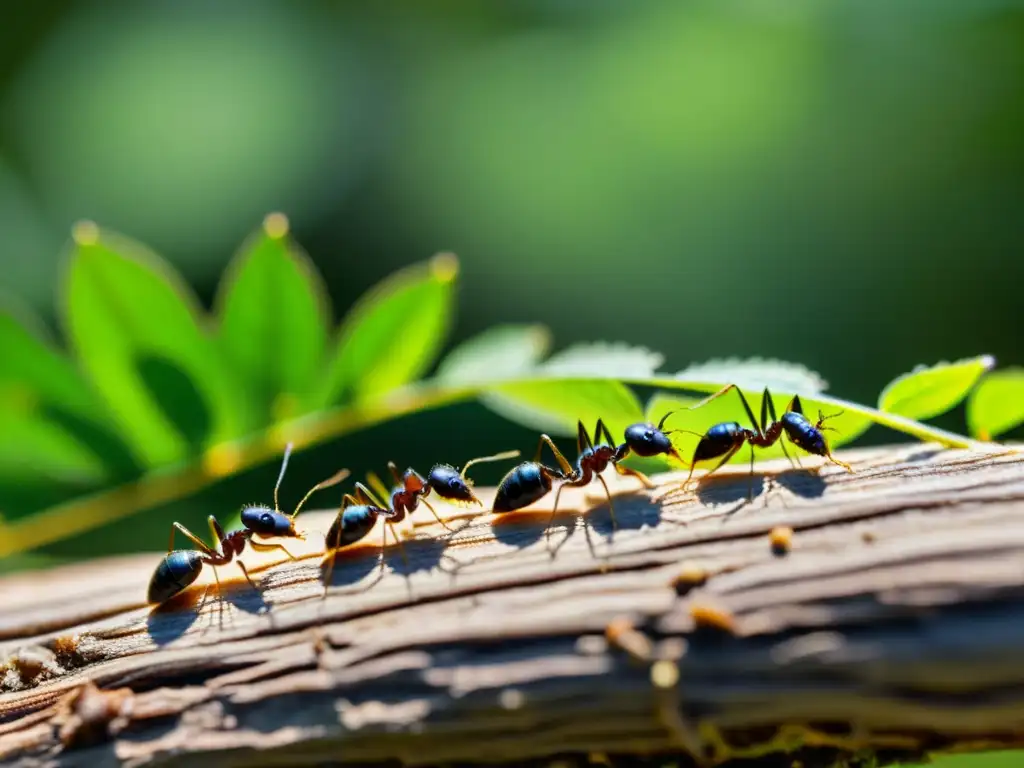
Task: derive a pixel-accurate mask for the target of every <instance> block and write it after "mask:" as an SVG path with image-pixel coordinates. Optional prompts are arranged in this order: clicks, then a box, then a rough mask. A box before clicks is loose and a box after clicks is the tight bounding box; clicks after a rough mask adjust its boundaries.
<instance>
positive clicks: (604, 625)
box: [0, 444, 1024, 768]
mask: <svg viewBox="0 0 1024 768" xmlns="http://www.w3.org/2000/svg"><path fill="white" fill-rule="evenodd" d="M843 459H844V460H846V461H850V462H851V463H853V465H854V467H855V468H856V470H857V471H856V474H852V475H851V474H847V473H845V472H843V471H842V470H841V469H839V468H838V467H834V466H831V465H829V466H826V467H824V468H823V469H822V470H821V471H820V473H816V472H810V471H798V470H792V469H789V468H788V465H785V464H784V463H776V462H770V463H765V464H762V465H760V466H759V467H758V470H759V474H758V475H757V476H756V480H757V484H758V487H757V491H756V496H755V498H754V499H753V500H752V501H750V500H748V498H747V496H748V476H747V474H746V471H745V468H744V467H742V466H739V467H738V468H736V469H733V470H731V471H723V472H722V474H721V476H718V475H716V476H715V477H713V478H712V479H710V480H709V481H708V482H706V483H703V484H702V485H701V486H700V487H699V488H698V491H697V492H696V493H693V492H687V493H684V492H681V491H680V490H679V488H678V480H679V479H680V476H679V475H666V476H663V477H660V478H656V480H657V481H658V483H659V488H658V489H656V490H655V491H653V492H648V491H641V490H639V487H638V485H637V484H636V483H635V482H634V481H631V480H627V479H620V478H616V477H615V476H614V475H613V474H612V473H610V472H609V473H607V474H608V475H611V476H610V477H609V478H608V479H609V483H610V485H611V486H612V489H613V493H614V494H615V515H616V519H617V522H618V528H617V529H616V530H614V531H613V530H612V527H611V525H610V516H609V514H608V505H607V502H606V501H602V499H601V496H600V495H599V493H600V485H599V484H596V483H595V484H594V485H593V486H592V487H590V488H588V489H582V490H578V491H577V490H571V491H570V490H567V491H566V492H565V493H564V494H563V497H562V505H563V507H564V512H562V511H560V513H559V516H558V518H557V519H556V522H555V525H554V526H553V527H552V528H551V537H550V541H549V540H547V538H546V537H545V536H544V526H545V524H546V522H547V519H548V513H549V511H550V506H548V507H545V506H544V505H545V504H548V505H550V503H551V499H550V498H549V499H546V500H543V501H542V502H540V503H539V504H538V505H537V509H536V511H535V512H533V513H523V514H512V515H506V516H503V517H501V518H499V517H496V516H493V515H488V514H478V513H474V512H472V511H465V510H456V509H452V510H450V511H451V519H450V520H449V523H450V525H451V527H452V528H453V529H455V531H456V532H455V533H454V534H448V533H446V532H445V531H444V529H442V528H441V526H440V525H438V523H437V522H435V521H434V520H433V519H432V517H431V516H430V514H429V513H428V512H423V513H417V516H420V515H422V517H421V518H420V519H419V521H418V522H417V523H416V525H415V527H412V526H410V527H409V528H408V529H406V530H404V531H403V537H404V543H403V546H402V551H404V554H405V557H406V559H405V560H404V559H403V557H402V555H401V554H400V552H399V550H398V548H397V547H395V546H394V545H392V546H391V547H389V548H388V549H387V551H386V559H385V561H384V566H383V567H382V566H381V563H380V559H379V551H380V550H379V542H380V533H381V531H380V530H379V529H378V530H376V531H374V532H372V533H371V535H370V537H369V538H368V540H367V542H366V543H365V544H361V545H358V546H357V547H356V548H354V549H351V550H347V551H345V552H343V553H341V554H339V556H338V557H337V559H336V565H335V570H334V576H333V579H332V585H331V588H330V592H329V594H328V596H327V597H326V599H322V596H323V593H324V586H323V562H322V561H323V557H322V552H321V550H322V546H323V539H322V534H319V535H318V534H317V532H322V531H324V530H326V529H327V527H328V526H329V524H330V521H331V519H332V513H331V512H329V511H325V512H317V513H312V512H311V513H303V515H302V517H301V518H300V521H301V526H300V527H305V529H306V530H308V531H310V535H309V537H308V539H307V540H306V541H305V542H304V543H303V544H302V546H296V547H294V548H292V549H293V552H294V553H295V554H296V555H297V556H299V559H298V560H297V561H295V562H291V561H285V562H280V557H279V556H278V558H277V559H274V558H272V557H271V556H270V555H258V554H256V553H251V552H247V553H246V554H245V555H244V558H245V561H246V562H247V563H248V564H249V565H250V567H251V569H252V570H253V572H254V574H258V581H259V587H260V589H259V591H258V592H256V591H253V590H252V589H251V588H249V587H248V586H247V585H246V584H245V582H244V581H242V580H241V578H240V573H239V572H238V569H237V568H236V567H235V566H234V565H231V566H228V567H225V568H222V569H220V577H221V581H222V582H223V586H224V591H223V594H222V597H221V598H218V597H217V595H216V592H215V590H210V592H209V594H208V595H207V596H206V597H205V599H203V595H204V591H205V586H206V585H209V584H210V583H211V582H212V576H211V574H210V573H204V577H203V579H204V580H201V581H200V582H198V583H197V586H196V587H193V588H192V589H190V590H189V591H188V592H187V593H185V595H183V596H182V597H181V599H178V600H176V601H174V602H173V603H172V604H170V605H168V606H164V607H163V608H161V609H159V610H156V611H154V610H151V609H150V608H148V607H147V606H145V605H144V603H143V600H144V593H145V588H146V584H147V582H148V579H149V575H150V573H151V572H152V570H153V569H154V567H155V566H156V563H157V561H158V560H159V558H160V555H159V554H149V555H144V556H133V557H129V558H120V559H116V560H105V561H97V562H92V563H86V564H83V565H80V566H75V567H74V568H65V569H59V570H55V571H52V572H46V573H33V574H26V575H23V576H18V577H12V578H7V579H5V580H3V581H0V664H2V665H3V667H2V669H0V690H2V693H0V760H3V761H7V762H5V764H7V763H10V764H15V765H27V766H50V765H66V766H79V765H81V766H107V765H131V766H149V765H167V764H182V765H186V764H187V765H189V766H207V765H211V766H212V765H238V766H243V765H244V766H250V765H289V766H296V765H314V764H315V765H325V764H338V765H374V764H378V763H379V764H390V765H395V764H405V765H437V764H459V765H462V764H465V765H470V764H485V763H507V764H514V765H530V764H534V763H536V764H538V765H541V764H550V763H551V761H552V760H553V759H555V758H558V759H559V760H561V761H562V764H565V765H573V764H588V763H590V764H602V763H603V764H607V763H604V761H605V760H611V761H612V763H613V764H616V765H618V764H623V765H640V764H647V763H646V762H645V761H647V760H651V761H655V760H661V759H662V756H670V757H671V758H672V759H674V760H676V761H677V763H678V764H680V765H687V764H697V763H700V764H709V765H710V764H728V765H734V764H735V765H741V764H747V763H749V764H751V765H763V766H776V765H778V766H783V765H784V766H790V765H792V764H793V760H794V759H797V760H799V761H800V763H801V764H802V765H803V766H804V768H813V766H819V765H820V766H827V765H832V764H846V765H857V764H863V765H869V764H870V762H868V761H870V760H872V759H874V760H877V761H878V764H887V763H889V762H891V761H893V760H895V759H907V758H912V757H918V756H923V755H926V754H927V753H929V752H932V751H955V750H976V749H986V748H996V747H1014V746H1024V455H1021V454H1015V453H1001V454H998V455H992V454H989V455H986V454H982V453H970V452H963V451H944V450H940V449H937V448H934V447H932V446H927V445H920V444H918V445H912V446H901V447H896V448H885V449H874V450H860V451H848V452H845V453H844V454H843ZM804 464H805V466H808V465H809V462H807V461H805V462H804ZM479 493H480V496H481V498H482V499H483V500H484V502H485V503H488V502H489V499H490V498H491V496H492V495H493V489H480V491H479ZM439 509H441V507H440V505H439ZM584 510H588V511H587V513H586V514H585V515H582V514H580V513H581V512H583V511H584ZM786 527H788V528H789V529H791V536H790V534H789V533H788V532H787V531H786V530H785V528H786ZM773 529H775V534H774V536H775V539H776V543H777V544H779V545H785V544H786V542H787V540H788V541H789V549H788V552H783V551H782V550H783V549H785V546H783V547H782V549H779V548H775V549H773V546H772V538H771V537H772V535H773V534H772V531H773ZM375 547H376V549H375ZM556 547H557V552H556V553H555V555H554V556H552V554H551V552H550V550H553V549H555V548H556ZM207 571H209V569H207ZM207 577H211V578H207ZM840 760H841V761H845V762H840V763H837V761H840ZM858 761H861V762H860V763H858ZM651 764H663V763H662V762H651Z"/></svg>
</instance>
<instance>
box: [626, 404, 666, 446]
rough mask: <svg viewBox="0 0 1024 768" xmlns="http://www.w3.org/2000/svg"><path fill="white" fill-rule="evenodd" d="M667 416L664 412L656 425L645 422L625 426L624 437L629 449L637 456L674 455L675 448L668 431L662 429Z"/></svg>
mask: <svg viewBox="0 0 1024 768" xmlns="http://www.w3.org/2000/svg"><path fill="white" fill-rule="evenodd" d="M668 416H669V414H665V416H664V418H662V420H661V422H660V423H659V424H658V426H654V424H651V423H650V422H647V423H639V424H631V425H630V426H628V427H626V434H625V438H626V445H628V446H629V449H630V450H631V451H633V453H635V454H636V455H637V456H659V455H669V456H673V455H676V449H675V447H674V446H673V445H672V441H671V440H670V439H669V437H668V433H667V432H664V431H663V430H662V426H663V425H664V424H665V419H666V418H668Z"/></svg>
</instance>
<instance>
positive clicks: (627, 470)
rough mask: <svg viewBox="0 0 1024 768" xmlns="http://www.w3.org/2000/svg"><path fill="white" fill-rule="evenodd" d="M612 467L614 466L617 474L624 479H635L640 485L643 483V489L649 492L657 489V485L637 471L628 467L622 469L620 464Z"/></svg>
mask: <svg viewBox="0 0 1024 768" xmlns="http://www.w3.org/2000/svg"><path fill="white" fill-rule="evenodd" d="M614 466H615V471H616V472H618V473H619V474H620V475H623V476H625V477H635V478H636V479H637V480H639V481H640V482H641V483H643V484H644V487H645V488H647V489H648V490H651V489H653V488H657V487H658V486H657V484H656V483H654V481H653V480H651V478H649V477H648V476H647V475H645V474H644V473H643V472H641V471H640V470H638V469H632V468H630V467H624V466H622V465H621V464H615V465H614Z"/></svg>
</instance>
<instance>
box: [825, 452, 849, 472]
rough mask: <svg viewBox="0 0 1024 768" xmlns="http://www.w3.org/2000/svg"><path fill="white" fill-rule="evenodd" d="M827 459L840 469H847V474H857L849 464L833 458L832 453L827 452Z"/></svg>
mask: <svg viewBox="0 0 1024 768" xmlns="http://www.w3.org/2000/svg"><path fill="white" fill-rule="evenodd" d="M825 458H826V459H828V460H829V461H831V462H832V463H833V464H838V465H839V466H840V467H842V468H843V469H845V470H846V471H847V472H849V473H850V474H851V475H852V474H856V473H855V472H854V471H853V467H851V466H850V465H849V464H847V463H846V462H845V461H840V460H839V459H837V458H836V457H835V456H833V455H832V451H826V452H825Z"/></svg>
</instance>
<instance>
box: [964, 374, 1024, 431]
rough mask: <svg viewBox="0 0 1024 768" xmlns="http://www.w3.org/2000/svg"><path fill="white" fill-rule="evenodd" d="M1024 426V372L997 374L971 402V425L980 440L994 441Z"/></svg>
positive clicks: (983, 382)
mask: <svg viewBox="0 0 1024 768" xmlns="http://www.w3.org/2000/svg"><path fill="white" fill-rule="evenodd" d="M1020 424H1024V368H1021V367H1013V368H1004V369H1003V370H1001V371H993V372H992V373H990V374H988V375H987V376H985V378H983V379H982V380H981V383H979V384H978V386H977V387H976V388H975V389H974V391H973V392H971V396H970V399H969V400H968V401H967V425H968V428H969V429H970V431H971V434H972V435H974V436H975V437H977V438H978V439H979V440H992V439H994V438H995V437H997V436H998V435H1001V434H1003V433H1004V432H1009V431H1010V430H1011V429H1013V428H1014V427H1017V426H1019V425H1020Z"/></svg>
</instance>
